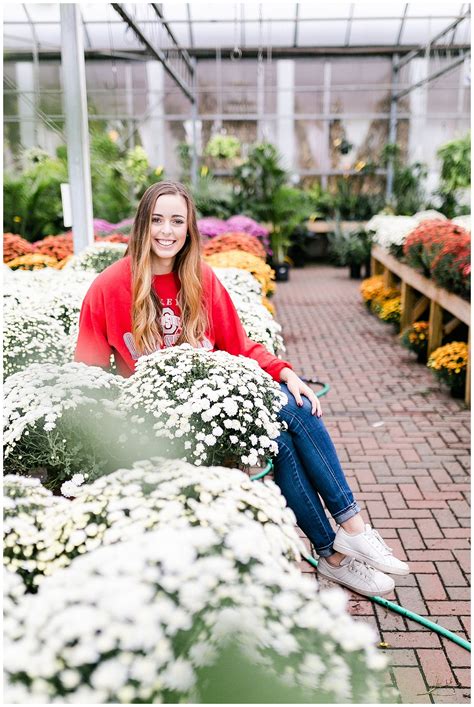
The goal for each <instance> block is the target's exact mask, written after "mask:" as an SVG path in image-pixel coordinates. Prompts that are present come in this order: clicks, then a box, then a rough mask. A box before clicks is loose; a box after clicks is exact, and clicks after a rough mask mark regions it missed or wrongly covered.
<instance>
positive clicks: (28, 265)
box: [7, 253, 58, 270]
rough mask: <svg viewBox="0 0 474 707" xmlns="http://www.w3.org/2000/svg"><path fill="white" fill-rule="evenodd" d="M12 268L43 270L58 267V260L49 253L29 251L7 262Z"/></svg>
mask: <svg viewBox="0 0 474 707" xmlns="http://www.w3.org/2000/svg"><path fill="white" fill-rule="evenodd" d="M7 265H8V267H9V268H11V269H12V270H41V269H42V268H48V267H49V268H56V267H57V265H58V261H57V260H56V258H51V257H50V256H49V255H41V254H40V253H28V254H27V255H20V256H19V257H18V258H14V259H13V260H10V261H9V262H8V263H7Z"/></svg>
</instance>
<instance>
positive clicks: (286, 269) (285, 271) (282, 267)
mask: <svg viewBox="0 0 474 707" xmlns="http://www.w3.org/2000/svg"><path fill="white" fill-rule="evenodd" d="M273 269H274V270H275V280H276V281H277V282H288V280H289V277H290V266H289V265H288V263H273Z"/></svg>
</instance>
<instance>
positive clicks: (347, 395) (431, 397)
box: [274, 265, 470, 704]
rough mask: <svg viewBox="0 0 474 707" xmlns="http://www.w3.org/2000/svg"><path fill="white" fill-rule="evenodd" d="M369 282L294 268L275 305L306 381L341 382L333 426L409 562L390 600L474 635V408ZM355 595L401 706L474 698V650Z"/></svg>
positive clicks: (332, 406)
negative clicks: (369, 289)
mask: <svg viewBox="0 0 474 707" xmlns="http://www.w3.org/2000/svg"><path fill="white" fill-rule="evenodd" d="M359 284H360V282H359V281H356V280H350V279H349V278H348V274H347V270H346V269H340V268H334V267H330V266H327V265H313V266H310V267H306V268H304V269H302V270H295V269H293V270H292V271H291V278H290V281H289V282H287V283H281V284H279V286H278V288H277V293H276V296H275V299H274V301H275V305H276V307H277V319H278V321H279V322H280V323H281V324H282V326H283V334H284V338H285V343H286V347H287V352H286V354H285V356H286V358H287V359H288V360H289V361H291V362H292V363H293V365H294V368H295V370H296V372H297V373H298V374H299V375H301V376H306V377H310V378H318V379H319V380H321V381H324V382H327V383H329V385H330V386H331V390H330V392H329V393H328V395H327V396H325V397H323V398H322V400H321V402H322V407H323V413H324V415H323V419H324V421H325V424H326V426H327V428H328V430H329V432H330V434H331V437H332V439H333V441H334V444H335V446H336V449H337V451H338V454H339V457H340V460H341V463H342V466H343V468H344V470H345V472H346V475H347V477H348V479H349V482H350V484H351V487H352V489H353V491H354V493H355V496H356V498H357V500H358V501H359V504H360V506H361V507H362V509H363V513H364V515H365V517H366V518H367V520H368V521H369V522H371V523H372V524H373V525H374V527H376V528H377V529H378V530H379V531H380V532H381V533H382V535H383V537H384V538H385V540H386V541H387V543H388V544H389V545H390V547H393V548H394V550H395V552H396V554H397V556H398V557H400V558H401V559H406V560H407V561H408V562H409V563H410V565H411V568H412V570H413V572H412V574H410V575H409V576H408V577H397V578H396V588H395V591H394V593H393V595H392V596H388V597H387V598H388V599H391V600H392V601H396V602H398V603H402V604H403V605H404V606H406V607H407V608H410V609H413V610H414V611H416V612H417V613H419V614H423V615H425V616H428V617H429V618H431V620H434V621H437V622H438V623H440V624H441V625H443V626H445V627H446V628H449V629H450V630H453V631H455V632H456V633H458V634H459V635H461V636H463V637H464V638H468V631H469V614H470V611H469V609H470V606H469V572H470V567H469V537H470V530H469V518H470V515H469V514H470V511H469V497H468V494H469V488H470V486H469V476H468V475H469V466H470V457H469V439H470V411H469V410H467V409H466V408H465V405H464V403H463V402H462V401H458V400H454V399H453V398H451V397H450V396H449V394H448V393H447V392H445V391H444V390H443V389H441V388H440V386H439V384H438V383H437V382H436V380H435V379H434V377H433V376H432V374H431V372H430V371H429V370H428V369H427V368H426V367H425V366H423V365H421V364H418V363H417V362H416V361H415V359H414V357H413V355H412V354H411V353H410V352H408V351H407V350H406V349H404V348H402V347H401V345H400V344H399V343H398V341H397V337H396V335H395V334H394V332H393V328H392V326H391V325H387V324H385V323H383V322H381V321H379V320H378V319H376V317H374V316H373V315H371V314H369V313H368V311H367V310H366V308H365V307H364V306H363V305H362V302H361V299H360V295H359ZM315 389H317V388H315ZM304 564H306V563H304ZM302 569H304V571H305V572H311V571H312V570H311V568H310V567H309V565H307V564H306V566H305V567H303V566H302ZM348 597H349V608H350V611H351V613H352V614H353V615H354V616H356V617H358V619H359V620H360V621H367V622H369V623H371V624H373V625H374V626H376V627H377V629H378V631H379V634H380V639H381V641H383V642H385V643H387V644H388V646H389V648H386V649H383V650H386V652H387V653H388V655H389V658H390V664H391V669H390V672H391V679H392V681H393V684H394V685H396V686H397V687H398V689H399V691H400V694H401V696H402V702H403V703H413V704H417V703H440V704H441V703H442V704H458V703H461V704H462V703H468V702H469V701H470V692H469V685H470V679H469V666H470V654H469V653H468V652H467V651H466V650H464V649H462V648H461V647H459V646H457V645H456V644H453V643H452V642H451V641H448V640H447V639H445V638H440V637H438V636H437V635H436V634H435V633H433V632H430V631H429V630H427V629H425V628H424V627H423V626H420V625H419V624H417V623H415V622H413V621H410V620H407V619H405V618H403V617H401V616H399V615H396V614H394V613H393V612H390V611H388V610H386V609H384V608H382V607H380V606H377V605H375V604H373V603H372V602H370V601H369V600H367V599H364V598H363V597H360V596H358V595H356V594H353V593H350V592H348ZM381 650H382V648H381Z"/></svg>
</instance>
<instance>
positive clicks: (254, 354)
mask: <svg viewBox="0 0 474 707" xmlns="http://www.w3.org/2000/svg"><path fill="white" fill-rule="evenodd" d="M212 280H213V283H212V284H213V287H212V292H213V297H212V322H213V328H214V337H215V342H216V348H218V349H221V350H222V351H227V352H228V353H230V354H233V355H234V356H239V355H242V356H247V357H248V358H253V359H254V360H255V361H257V363H258V364H259V365H260V367H261V368H263V370H264V371H266V372H267V373H269V374H270V375H271V377H272V378H273V379H274V380H275V381H277V382H280V372H281V371H282V370H283V368H291V369H292V368H293V366H292V365H291V363H288V362H287V361H282V360H281V359H279V358H277V357H276V356H274V355H273V354H272V353H270V352H269V351H268V350H267V349H266V348H265V346H263V344H258V343H256V342H255V341H252V340H251V339H249V338H248V336H247V334H246V333H245V329H244V327H243V326H242V322H241V321H240V319H239V315H238V313H237V310H236V308H235V306H234V303H233V302H232V299H231V297H230V295H229V293H228V292H227V290H226V289H225V287H224V286H223V285H222V283H221V282H220V280H219V279H218V278H217V276H216V275H214V273H213V274H212Z"/></svg>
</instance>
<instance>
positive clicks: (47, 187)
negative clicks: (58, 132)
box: [3, 130, 164, 242]
mask: <svg viewBox="0 0 474 707" xmlns="http://www.w3.org/2000/svg"><path fill="white" fill-rule="evenodd" d="M22 162H23V167H24V168H23V171H22V172H21V173H18V174H15V173H12V174H6V175H5V176H4V212H3V230H4V232H7V233H18V234H19V235H21V236H23V237H24V238H26V239H27V240H29V241H31V242H33V241H37V240H39V239H40V238H44V236H47V235H54V234H57V233H62V232H63V231H64V224H63V215H62V203H61V188H60V185H61V183H67V182H69V175H68V167H67V148H66V146H65V145H60V146H59V147H58V148H57V149H56V156H55V157H52V156H51V155H48V153H46V152H45V151H44V150H42V149H40V148H38V147H34V148H31V149H30V150H27V151H26V152H24V153H23V155H22ZM90 168H91V182H92V206H93V212H94V215H95V216H97V217H100V218H102V219H105V220H107V221H110V222H111V223H117V222H118V221H121V220H122V219H125V218H127V217H129V216H132V215H133V213H134V211H135V208H136V206H137V203H138V201H139V199H140V198H141V197H142V195H143V193H144V192H145V190H146V189H147V188H148V187H149V186H150V185H151V184H154V183H155V182H157V181H159V180H161V179H163V178H164V172H163V169H162V168H157V169H155V170H153V168H152V167H151V165H150V163H149V161H148V158H147V155H146V153H145V151H144V150H143V148H142V147H140V146H137V147H135V148H133V149H130V150H125V149H123V148H121V147H120V145H118V144H117V143H116V142H114V141H113V140H112V139H111V138H110V137H109V136H108V135H107V134H105V133H103V132H98V131H97V130H94V131H93V132H92V134H91V136H90Z"/></svg>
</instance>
